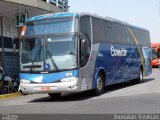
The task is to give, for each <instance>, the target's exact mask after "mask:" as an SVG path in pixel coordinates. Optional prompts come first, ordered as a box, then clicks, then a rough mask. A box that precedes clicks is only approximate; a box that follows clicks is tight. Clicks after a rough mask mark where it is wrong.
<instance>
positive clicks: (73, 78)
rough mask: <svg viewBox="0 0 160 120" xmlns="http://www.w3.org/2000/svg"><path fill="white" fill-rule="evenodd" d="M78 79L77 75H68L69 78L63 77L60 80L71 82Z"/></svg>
mask: <svg viewBox="0 0 160 120" xmlns="http://www.w3.org/2000/svg"><path fill="white" fill-rule="evenodd" d="M76 80H78V78H77V77H69V78H64V79H62V80H61V82H72V81H76Z"/></svg>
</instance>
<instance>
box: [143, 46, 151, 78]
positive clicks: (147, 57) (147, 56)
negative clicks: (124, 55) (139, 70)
mask: <svg viewBox="0 0 160 120" xmlns="http://www.w3.org/2000/svg"><path fill="white" fill-rule="evenodd" d="M142 53H143V58H144V68H145V75H149V74H151V71H152V59H151V58H152V57H151V55H152V53H151V49H150V48H149V47H142Z"/></svg>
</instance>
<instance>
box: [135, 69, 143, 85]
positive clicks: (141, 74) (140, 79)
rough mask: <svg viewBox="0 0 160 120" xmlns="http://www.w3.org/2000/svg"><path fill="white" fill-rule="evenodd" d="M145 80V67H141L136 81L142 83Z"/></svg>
mask: <svg viewBox="0 0 160 120" xmlns="http://www.w3.org/2000/svg"><path fill="white" fill-rule="evenodd" d="M142 81H143V69H142V68H140V70H139V75H138V78H137V79H136V81H135V82H136V83H140V82H142Z"/></svg>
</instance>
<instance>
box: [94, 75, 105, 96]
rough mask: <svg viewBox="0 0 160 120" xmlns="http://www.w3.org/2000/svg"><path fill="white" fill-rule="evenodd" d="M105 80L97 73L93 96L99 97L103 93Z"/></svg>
mask: <svg viewBox="0 0 160 120" xmlns="http://www.w3.org/2000/svg"><path fill="white" fill-rule="evenodd" d="M104 88H105V79H104V77H103V75H102V74H101V73H99V75H98V77H97V80H96V88H95V89H94V91H93V92H94V95H97V96H98V95H101V94H103V93H104Z"/></svg>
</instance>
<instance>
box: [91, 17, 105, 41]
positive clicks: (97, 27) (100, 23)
mask: <svg viewBox="0 0 160 120" xmlns="http://www.w3.org/2000/svg"><path fill="white" fill-rule="evenodd" d="M92 24H93V39H94V41H93V42H94V43H99V42H105V29H104V20H101V19H98V18H93V23H92Z"/></svg>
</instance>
